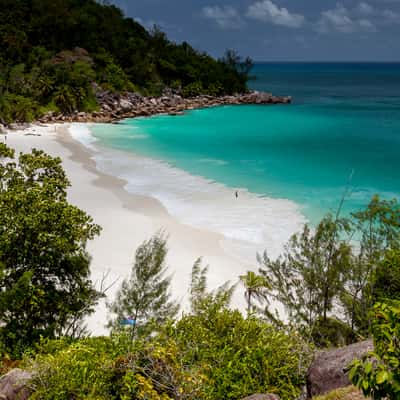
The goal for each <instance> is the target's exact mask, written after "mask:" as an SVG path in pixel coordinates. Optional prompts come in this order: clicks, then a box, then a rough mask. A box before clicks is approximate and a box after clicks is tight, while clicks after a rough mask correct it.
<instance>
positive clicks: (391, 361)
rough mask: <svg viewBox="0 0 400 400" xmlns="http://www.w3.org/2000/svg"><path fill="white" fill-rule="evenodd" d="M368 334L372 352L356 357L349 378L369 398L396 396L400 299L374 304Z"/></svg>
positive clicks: (399, 380)
mask: <svg viewBox="0 0 400 400" xmlns="http://www.w3.org/2000/svg"><path fill="white" fill-rule="evenodd" d="M374 312H375V319H374V320H373V327H372V333H373V337H374V346H375V351H374V352H372V353H371V354H369V355H368V356H367V357H366V358H365V359H364V360H362V361H360V360H356V361H355V362H354V363H353V367H352V369H351V371H350V380H351V381H352V382H353V384H354V385H356V386H357V387H358V388H360V389H361V390H362V391H363V393H364V394H365V395H369V396H371V397H372V398H373V399H376V400H380V399H383V398H386V399H388V400H397V399H399V398H400V302H393V303H392V304H391V305H389V304H383V303H378V304H376V305H375V307H374Z"/></svg>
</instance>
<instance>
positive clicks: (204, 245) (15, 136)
mask: <svg viewBox="0 0 400 400" xmlns="http://www.w3.org/2000/svg"><path fill="white" fill-rule="evenodd" d="M70 130H71V125H48V126H32V127H31V128H29V129H27V130H23V131H10V132H9V133H8V135H7V144H8V145H9V146H11V147H13V148H15V149H16V151H17V152H21V151H22V152H28V151H30V149H32V148H38V149H43V150H44V151H46V152H47V153H49V154H51V155H52V156H59V157H61V159H62V160H63V165H64V168H65V170H66V172H67V175H68V177H69V179H70V181H71V188H70V189H69V192H68V195H69V200H70V202H71V203H72V204H74V205H76V206H78V207H80V208H82V209H83V210H85V211H86V212H87V213H88V214H89V215H91V216H92V217H93V219H94V221H95V222H96V223H97V224H99V225H100V226H101V227H102V232H101V234H100V236H99V237H97V238H96V239H95V240H94V241H92V242H91V243H89V245H88V251H89V253H90V254H91V256H92V264H91V271H92V279H93V281H94V282H97V284H99V283H100V281H101V279H102V277H103V276H104V275H105V274H108V277H107V283H112V282H114V281H117V283H116V284H115V285H114V286H112V288H111V289H110V290H109V291H108V292H107V297H108V299H112V298H113V297H114V295H115V292H116V290H117V289H118V287H119V285H120V282H121V281H122V279H124V278H126V277H127V276H129V273H130V270H131V265H132V261H133V258H134V253H135V249H136V248H137V247H138V246H139V245H140V244H141V243H142V242H143V241H144V240H146V239H149V238H150V237H151V236H152V235H153V234H155V233H156V232H158V231H160V230H163V231H165V233H166V234H167V235H168V237H169V239H168V247H169V253H168V258H167V264H168V267H169V272H170V273H171V274H172V284H171V290H172V295H173V297H174V298H175V299H177V300H178V301H179V302H180V304H181V305H182V310H184V309H185V307H187V298H188V288H189V279H190V273H191V268H192V265H193V263H194V262H195V260H196V259H197V258H198V257H202V258H203V264H204V265H207V264H208V265H209V266H210V269H209V274H208V282H209V287H210V288H216V287H217V286H219V285H221V284H223V283H224V282H226V281H228V280H229V281H231V282H238V277H239V275H241V274H243V273H245V272H246V271H247V270H249V269H253V270H257V268H258V266H257V264H256V251H255V248H253V247H250V249H249V251H247V252H242V253H241V252H236V251H235V240H229V239H228V238H226V237H224V236H223V235H222V234H219V233H216V232H215V231H214V232H213V231H211V230H206V229H201V228H196V227H193V226H190V224H185V223H182V222H181V221H180V220H178V219H177V218H176V217H173V216H171V215H170V214H169V213H168V212H167V210H166V208H165V207H164V206H163V204H161V202H160V201H159V200H157V199H155V198H153V197H150V196H148V195H146V196H144V195H138V194H132V193H129V192H127V191H126V190H125V189H124V186H125V184H126V182H124V181H123V180H122V179H119V178H117V177H113V176H111V175H106V174H104V173H102V172H100V171H99V170H98V169H97V168H96V163H95V161H94V159H93V154H92V152H91V150H90V148H87V147H85V146H83V145H82V144H81V143H79V142H78V141H76V140H74V138H73V137H72V136H71V132H70ZM267 211H268V210H267ZM300 222H301V220H300ZM300 222H298V223H300ZM298 223H297V225H298ZM297 225H296V224H294V225H293V227H291V229H292V230H293V229H294V227H295V226H297ZM291 233H293V232H291ZM288 234H289V233H288ZM283 239H285V237H284V238H281V239H280V240H278V241H277V242H276V243H270V245H271V246H272V247H273V248H274V249H275V250H277V249H278V248H279V247H281V246H282V245H283V242H284V241H283ZM265 245H266V246H268V243H265ZM258 250H260V251H261V250H263V248H259V249H258ZM243 292H244V289H243V287H241V286H240V285H238V287H237V289H236V292H235V295H234V298H233V306H235V307H239V308H240V309H244V298H243ZM87 323H88V328H89V330H90V331H91V332H92V333H93V334H95V335H99V334H104V333H106V332H107V330H106V328H105V325H106V323H107V310H106V306H105V302H104V301H102V302H101V303H100V304H99V305H98V307H97V309H96V312H95V314H94V315H92V316H91V317H90V318H89V319H88V321H87Z"/></svg>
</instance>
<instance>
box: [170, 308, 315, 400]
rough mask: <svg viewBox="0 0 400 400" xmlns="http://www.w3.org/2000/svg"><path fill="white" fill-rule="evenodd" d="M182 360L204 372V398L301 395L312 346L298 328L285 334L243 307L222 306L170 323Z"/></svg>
mask: <svg viewBox="0 0 400 400" xmlns="http://www.w3.org/2000/svg"><path fill="white" fill-rule="evenodd" d="M170 336H172V337H174V338H175V340H176V342H177V345H178V348H180V351H181V357H182V360H183V364H190V363H193V360H195V361H194V362H195V364H196V365H197V368H198V369H200V370H201V371H202V374H204V376H206V378H207V379H206V380H205V382H204V388H203V393H204V397H203V398H206V399H239V398H241V397H245V396H247V395H250V394H252V393H257V392H259V393H267V392H268V393H276V394H278V395H279V396H280V397H281V399H282V400H286V399H293V398H296V397H297V396H299V395H300V393H301V387H302V386H303V385H304V383H305V373H306V370H307V368H308V366H309V362H310V351H309V348H308V347H307V346H306V345H305V344H304V342H303V341H302V339H301V338H300V337H299V336H298V335H297V334H296V333H293V332H292V333H285V332H283V331H280V330H278V329H276V328H274V327H273V326H271V325H269V324H266V323H264V322H262V321H260V320H258V319H256V318H248V319H245V318H244V317H243V316H242V315H241V314H240V313H239V311H237V310H236V311H232V310H229V309H220V310H216V311H215V310H214V311H211V310H210V312H208V313H201V314H199V315H188V316H185V317H183V318H182V319H181V320H180V321H178V323H177V324H176V326H175V327H173V328H172V330H171V332H170Z"/></svg>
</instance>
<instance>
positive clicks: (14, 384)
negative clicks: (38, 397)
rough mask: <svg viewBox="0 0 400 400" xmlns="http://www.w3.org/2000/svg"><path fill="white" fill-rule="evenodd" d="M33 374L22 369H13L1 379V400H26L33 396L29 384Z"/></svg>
mask: <svg viewBox="0 0 400 400" xmlns="http://www.w3.org/2000/svg"><path fill="white" fill-rule="evenodd" d="M31 379H32V374H31V373H30V372H27V371H23V370H22V369H18V368H16V369H13V370H11V371H10V372H9V373H8V374H6V375H4V376H2V377H1V378H0V400H26V399H28V398H29V396H30V394H31V390H30V388H29V386H28V382H29V381H30V380H31Z"/></svg>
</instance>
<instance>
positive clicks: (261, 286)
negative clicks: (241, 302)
mask: <svg viewBox="0 0 400 400" xmlns="http://www.w3.org/2000/svg"><path fill="white" fill-rule="evenodd" d="M239 278H240V281H241V282H242V284H243V286H244V287H245V298H246V302H247V316H250V314H251V313H252V312H255V311H257V307H256V305H255V304H254V303H253V301H254V300H255V301H258V302H263V301H268V289H271V286H270V284H269V282H268V280H267V279H266V278H265V277H264V276H262V275H257V274H256V273H255V272H254V271H247V273H246V274H245V275H241V276H240V277H239Z"/></svg>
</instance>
